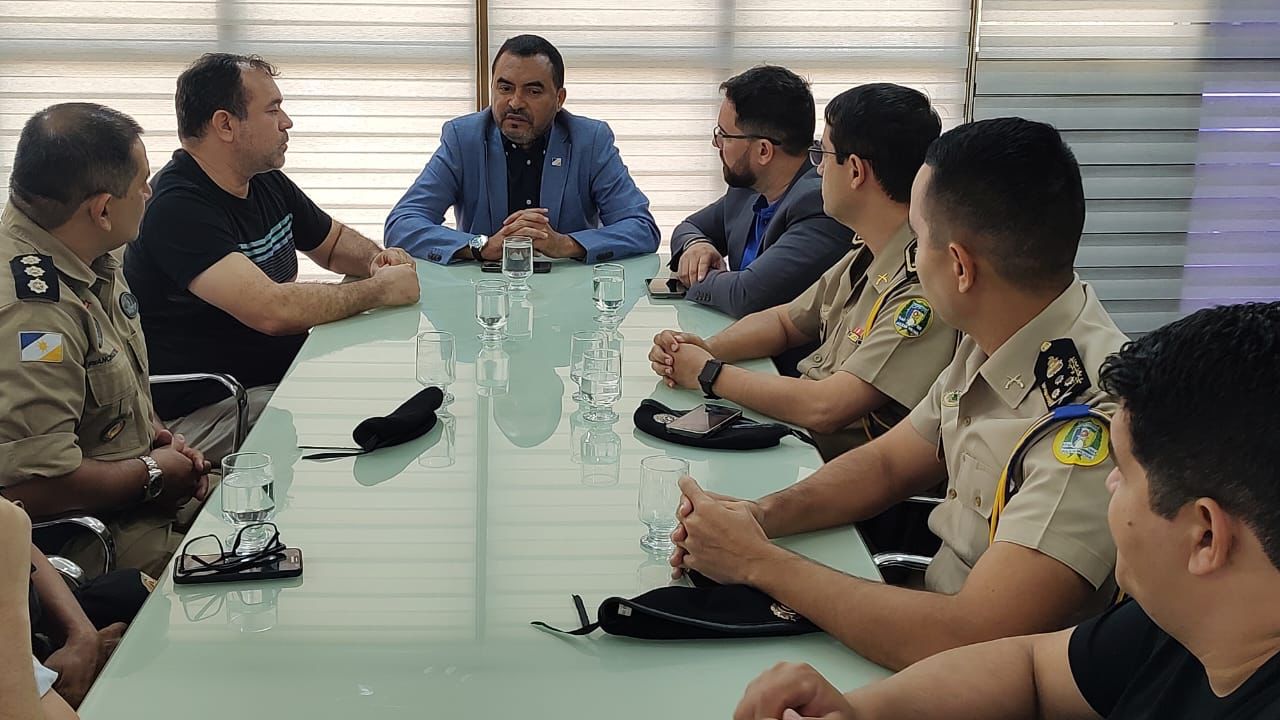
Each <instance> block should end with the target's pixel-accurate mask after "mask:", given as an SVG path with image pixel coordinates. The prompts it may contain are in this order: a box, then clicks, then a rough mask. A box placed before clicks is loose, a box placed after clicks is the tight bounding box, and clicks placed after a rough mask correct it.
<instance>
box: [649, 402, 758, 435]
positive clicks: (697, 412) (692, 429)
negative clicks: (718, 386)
mask: <svg viewBox="0 0 1280 720" xmlns="http://www.w3.org/2000/svg"><path fill="white" fill-rule="evenodd" d="M741 416H742V411H741V410H739V409H738V408H734V407H729V406H728V405H717V404H715V403H705V404H703V405H699V406H698V407H696V408H694V409H692V410H690V411H689V412H687V413H685V414H684V415H681V416H680V417H678V418H676V419H675V420H672V421H671V422H670V423H669V424H668V425H667V430H670V431H671V432H673V433H675V434H677V435H686V436H689V437H707V436H708V435H713V434H715V433H716V432H717V431H719V430H721V429H723V428H725V427H727V426H728V425H729V423H732V422H733V421H734V420H737V419H738V418H739V417H741Z"/></svg>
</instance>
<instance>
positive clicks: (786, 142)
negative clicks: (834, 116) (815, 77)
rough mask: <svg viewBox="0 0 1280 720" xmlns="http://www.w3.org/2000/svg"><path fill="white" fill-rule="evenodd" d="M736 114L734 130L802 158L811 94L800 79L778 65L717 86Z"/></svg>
mask: <svg viewBox="0 0 1280 720" xmlns="http://www.w3.org/2000/svg"><path fill="white" fill-rule="evenodd" d="M720 90H721V91H722V92H723V93H724V96H725V97H726V98H728V100H729V102H731V103H733V109H734V111H735V112H737V114H738V127H740V128H742V129H743V130H745V131H746V132H748V133H752V134H754V135H764V136H766V137H768V138H769V139H771V140H774V141H777V143H778V146H779V147H781V148H782V151H783V152H785V153H786V154H788V155H795V156H802V155H804V154H805V153H806V152H808V150H809V146H810V145H811V144H812V143H813V128H814V125H815V124H816V122H817V121H816V120H815V114H814V109H813V91H812V90H810V89H809V83H808V81H806V80H805V79H804V78H802V77H800V76H799V75H797V74H795V73H793V72H791V71H790V70H788V69H786V68H784V67H780V66H778V65H759V66H757V67H753V68H751V69H750V70H747V71H746V72H743V73H740V74H738V75H734V76H733V77H731V78H729V79H728V80H725V81H724V82H722V83H720Z"/></svg>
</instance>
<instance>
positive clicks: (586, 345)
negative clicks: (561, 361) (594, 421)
mask: <svg viewBox="0 0 1280 720" xmlns="http://www.w3.org/2000/svg"><path fill="white" fill-rule="evenodd" d="M604 346H605V335H604V333H602V332H600V331H599V330H579V331H578V332H576V333H574V334H573V337H572V338H571V339H570V340H569V379H570V380H572V381H573V384H574V385H577V386H578V389H577V391H575V392H574V393H573V399H574V400H577V401H578V402H582V360H583V356H584V355H586V353H587V351H588V350H599V349H601V348H603V347H604Z"/></svg>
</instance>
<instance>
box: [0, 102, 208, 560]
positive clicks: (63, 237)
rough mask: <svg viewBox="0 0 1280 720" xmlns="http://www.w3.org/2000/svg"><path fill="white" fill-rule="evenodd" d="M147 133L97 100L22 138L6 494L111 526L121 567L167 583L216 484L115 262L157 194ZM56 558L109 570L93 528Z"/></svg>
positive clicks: (3, 237) (6, 329)
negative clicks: (158, 396)
mask: <svg viewBox="0 0 1280 720" xmlns="http://www.w3.org/2000/svg"><path fill="white" fill-rule="evenodd" d="M140 135H141V128H140V127H139V126H138V125H137V123H136V122H134V121H133V120H132V119H131V118H129V117H128V116H126V115H124V114H122V113H119V112H117V111H115V110H111V109H110V108H106V107H102V106H100V105H93V104H90V103H67V104H63V105H55V106H52V107H50V108H47V109H45V110H42V111H41V112H39V113H36V115H34V116H33V117H32V118H31V119H30V120H29V121H28V122H27V123H26V126H25V127H24V128H23V131H22V135H21V137H20V139H19V141H18V146H17V149H16V153H15V156H14V169H13V174H12V177H11V179H10V193H9V202H8V204H7V205H6V206H5V208H4V213H3V216H0V262H2V263H3V267H4V268H6V269H7V270H8V272H7V273H3V275H0V387H3V388H4V390H3V392H0V494H3V495H4V496H5V497H6V498H8V499H10V500H16V501H21V502H22V503H23V505H24V507H25V509H26V510H27V512H28V513H29V514H30V515H31V516H32V519H33V520H37V521H39V520H47V519H51V518H55V517H60V516H65V515H70V514H91V515H94V516H96V517H98V518H99V519H101V520H103V521H104V522H106V523H107V526H108V528H109V530H110V532H111V535H112V537H113V539H114V541H115V549H116V553H117V557H116V560H117V563H118V564H119V566H120V567H127V568H137V569H139V570H142V571H143V572H144V573H147V574H148V575H152V576H158V575H159V574H160V572H161V571H162V570H163V569H164V566H165V563H166V562H168V559H169V557H170V556H171V555H172V554H173V552H174V551H175V550H176V549H177V547H178V545H179V543H180V542H181V539H182V535H183V528H184V527H185V525H186V523H187V522H189V520H190V518H191V517H192V516H193V515H194V511H195V510H196V509H197V508H198V506H199V504H200V502H201V501H203V499H204V498H205V497H206V496H207V494H208V491H209V482H210V481H209V477H208V470H209V467H208V463H207V462H206V461H205V460H204V457H203V455H202V454H201V453H200V451H199V450H197V449H195V448H190V447H187V446H186V444H185V440H184V439H183V438H182V436H180V435H179V436H175V435H173V433H171V432H169V431H168V430H166V429H164V427H163V426H162V425H161V424H160V423H159V421H158V420H157V419H156V418H155V415H154V412H153V409H152V402H151V393H150V388H149V383H148V372H147V369H148V360H147V351H146V344H145V343H144V340H143V335H142V325H141V323H140V321H139V318H138V301H137V299H136V298H135V297H134V295H133V293H131V292H130V290H129V286H128V285H127V284H126V282H125V279H124V275H123V273H122V271H121V264H120V261H119V259H118V257H117V254H116V253H114V252H113V251H115V250H118V249H119V248H120V247H122V246H123V245H124V244H125V243H128V242H130V241H132V240H133V239H134V238H136V237H137V234H138V226H139V222H140V220H141V218H142V213H143V210H144V207H145V205H146V200H147V198H148V197H150V189H149V188H148V186H147V176H148V165H147V157H146V151H145V148H144V147H143V144H142V140H141V137H140ZM193 498H195V500H192V499H193ZM55 549H56V550H57V554H59V555H63V556H67V557H70V558H71V559H72V560H75V561H77V562H79V563H81V564H82V566H85V567H87V568H91V567H100V566H101V561H102V559H101V552H102V550H101V548H100V547H98V546H97V545H96V540H95V539H93V538H91V537H90V536H89V535H88V533H83V534H81V535H76V536H73V537H72V538H71V539H69V540H68V541H67V544H66V546H65V547H60V548H55Z"/></svg>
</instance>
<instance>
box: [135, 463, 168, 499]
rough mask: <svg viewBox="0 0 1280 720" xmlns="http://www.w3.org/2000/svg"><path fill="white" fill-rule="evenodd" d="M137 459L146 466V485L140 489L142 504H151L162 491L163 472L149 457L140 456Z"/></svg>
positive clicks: (158, 464)
mask: <svg viewBox="0 0 1280 720" xmlns="http://www.w3.org/2000/svg"><path fill="white" fill-rule="evenodd" d="M138 459H139V460H141V461H142V464H143V465H146V466H147V484H146V485H145V486H144V487H143V489H142V502H151V501H152V500H155V499H156V498H158V497H160V493H161V492H163V491H164V471H163V470H161V469H160V463H158V462H156V461H155V458H153V457H151V456H150V455H142V456H140V457H139V458H138Z"/></svg>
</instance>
